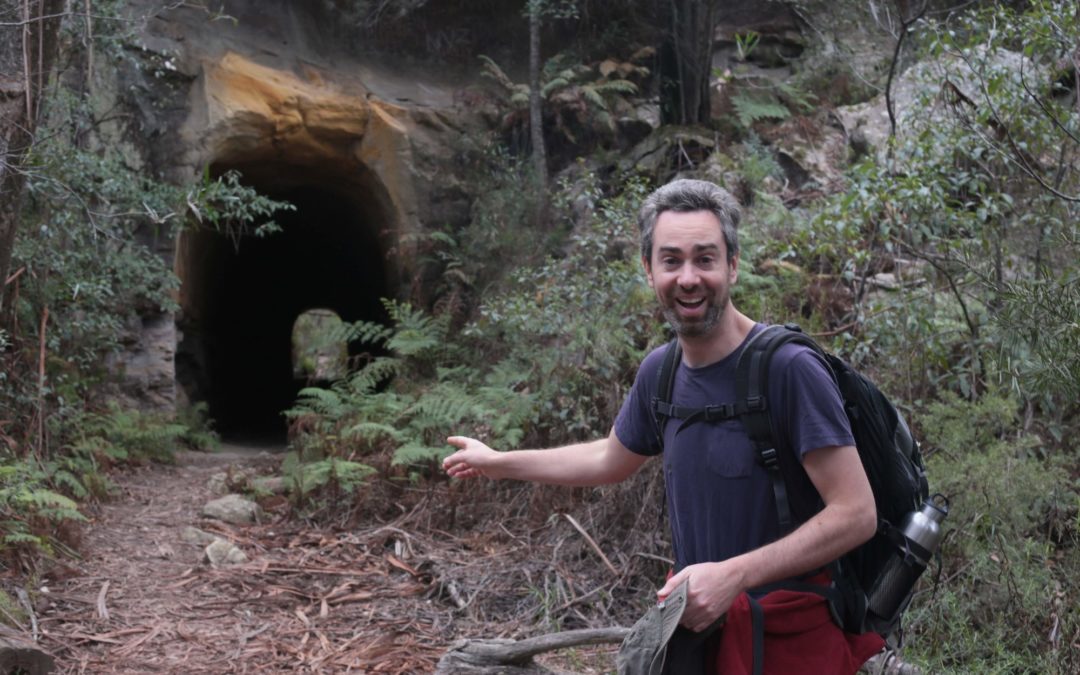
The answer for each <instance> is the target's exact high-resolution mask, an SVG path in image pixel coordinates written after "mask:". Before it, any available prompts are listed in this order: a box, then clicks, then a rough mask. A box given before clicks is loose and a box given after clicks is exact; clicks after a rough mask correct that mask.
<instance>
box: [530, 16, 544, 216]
mask: <svg viewBox="0 0 1080 675" xmlns="http://www.w3.org/2000/svg"><path fill="white" fill-rule="evenodd" d="M541 5H542V0H529V137H530V140H531V142H532V160H533V173H534V174H535V181H536V213H535V220H536V223H535V224H536V225H538V226H539V225H543V223H544V221H545V220H546V219H547V205H548V174H547V147H546V146H545V145H544V109H543V97H542V96H541V94H540V67H541V63H540V22H541V12H542V10H543V7H542V6H541Z"/></svg>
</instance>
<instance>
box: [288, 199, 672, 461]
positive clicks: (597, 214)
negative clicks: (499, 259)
mask: <svg viewBox="0 0 1080 675" xmlns="http://www.w3.org/2000/svg"><path fill="white" fill-rule="evenodd" d="M588 190H595V188H588ZM646 192H647V188H646V186H645V184H644V183H642V182H641V181H637V180H632V181H629V182H628V183H626V184H625V185H624V186H623V190H622V191H621V192H620V193H619V194H617V195H614V196H612V197H608V198H604V197H603V196H602V195H601V194H599V192H598V191H594V192H590V193H588V194H587V195H586V196H587V197H588V198H589V199H590V200H591V201H592V203H593V204H594V205H595V207H594V211H593V214H594V215H593V217H592V218H591V219H589V220H588V222H587V223H585V224H584V225H582V226H580V227H579V228H578V229H577V230H576V231H575V232H573V233H572V234H571V236H570V237H569V239H568V241H566V242H565V243H564V245H563V246H562V247H561V248H562V250H561V252H560V255H558V256H553V257H550V258H548V259H547V260H544V261H542V262H540V263H537V264H533V265H526V266H523V267H521V268H520V269H518V270H516V271H515V272H513V273H512V274H511V275H510V277H509V278H507V279H504V280H503V281H502V282H500V285H501V286H502V291H501V292H500V293H498V295H497V296H496V297H494V298H493V299H491V300H490V301H488V302H486V303H483V304H482V305H481V306H480V308H479V318H478V319H477V320H476V321H474V322H473V323H471V324H469V325H467V326H466V327H465V328H464V330H461V331H457V330H455V329H454V328H453V324H452V323H451V321H450V318H451V317H450V314H448V313H446V312H444V313H437V314H431V313H429V312H424V311H420V310H419V309H417V308H415V307H413V306H411V305H409V304H405V303H396V302H391V301H384V304H385V307H386V310H387V314H388V316H389V317H390V325H389V326H382V325H378V324H374V323H367V322H360V323H355V324H350V325H348V326H347V327H346V328H345V331H346V335H347V337H348V338H349V339H361V340H363V341H364V342H365V343H366V344H367V346H369V347H370V348H371V350H372V351H374V352H378V351H385V352H387V353H388V354H387V355H385V356H379V357H375V358H372V359H371V360H369V361H368V362H367V363H366V364H365V365H364V366H363V367H362V368H360V369H358V370H357V371H356V372H354V373H352V374H350V375H349V376H348V377H346V378H344V379H342V380H340V381H338V382H335V383H334V384H333V385H332V386H331V387H329V388H314V387H313V388H308V389H304V390H303V391H301V393H300V397H299V400H298V401H297V403H296V405H295V406H294V407H293V408H292V409H291V410H289V411H288V412H287V413H286V414H287V416H288V417H289V418H290V420H291V421H292V427H293V428H294V430H296V431H295V433H294V435H293V447H294V448H295V449H296V450H297V452H298V458H302V459H304V460H305V461H309V462H311V461H323V460H325V459H326V458H331V457H336V458H343V459H347V460H349V461H358V462H360V461H362V462H364V463H365V464H366V465H368V466H371V465H379V464H385V462H384V460H383V459H381V458H388V459H389V464H390V465H391V466H399V467H410V468H411V470H412V471H416V470H417V469H420V470H423V469H431V468H433V467H434V466H435V463H436V462H438V461H439V460H441V459H442V458H443V457H445V456H446V455H447V454H449V452H450V451H451V448H450V447H449V446H447V445H446V444H445V438H446V436H448V435H451V434H456V433H462V434H467V435H472V436H475V437H479V438H482V439H484V440H485V442H487V443H490V444H491V445H492V446H493V447H498V448H512V447H517V446H519V445H521V444H522V443H524V442H534V443H543V444H547V443H558V442H562V441H567V440H570V439H581V438H583V437H591V436H594V435H595V434H596V433H606V431H607V429H606V428H604V427H605V426H606V425H607V424H609V423H610V420H611V419H612V418H613V416H614V414H615V411H616V409H617V407H618V405H619V404H620V403H621V401H622V398H623V395H624V394H625V392H626V391H627V389H628V387H629V385H630V383H631V380H632V377H633V372H634V369H635V367H636V365H637V362H638V360H639V359H640V358H641V357H642V355H643V352H644V350H645V349H647V348H648V347H649V346H651V345H653V344H655V342H656V341H657V340H658V338H659V336H658V331H657V328H656V324H655V322H654V321H653V319H652V305H653V302H652V299H651V293H650V292H649V290H648V288H647V286H646V285H645V284H644V282H643V280H642V274H641V270H640V267H639V265H640V263H639V262H638V261H637V260H636V252H637V246H636V244H635V239H636V233H635V232H634V218H633V215H634V212H635V210H636V207H637V205H638V204H639V203H640V200H641V199H642V198H643V197H644V195H645V194H646ZM575 194H576V193H575ZM578 197H581V195H580V194H578ZM557 205H558V206H559V207H560V208H565V207H566V206H567V205H566V204H564V203H563V202H561V201H558V200H557ZM493 215H494V214H492V216H493ZM451 248H456V246H454V245H451ZM478 259H479V260H483V259H484V258H483V257H480V258H478ZM480 274H483V273H482V272H481V273H480ZM508 336H514V338H513V339H508Z"/></svg>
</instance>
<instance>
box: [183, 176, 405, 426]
mask: <svg viewBox="0 0 1080 675" xmlns="http://www.w3.org/2000/svg"><path fill="white" fill-rule="evenodd" d="M230 169H235V170H237V171H239V172H240V173H241V175H242V176H243V181H242V182H244V183H245V184H247V185H250V186H252V187H254V188H256V189H257V190H258V191H259V192H260V193H262V194H266V195H268V196H271V197H273V198H275V199H281V200H286V201H288V202H290V203H292V204H293V205H294V206H295V207H296V210H295V211H279V212H278V213H277V214H275V215H274V221H275V222H276V223H277V224H278V225H280V226H281V228H282V231H281V232H278V233H276V234H272V235H269V236H267V237H265V238H256V237H245V238H244V239H243V240H241V241H240V243H239V246H235V245H234V242H233V241H232V240H231V239H230V238H228V237H226V236H225V235H224V234H221V233H218V232H215V231H210V230H207V229H199V230H196V231H192V232H186V233H185V234H184V235H183V236H182V238H181V241H180V243H179V244H178V261H177V268H178V273H179V274H180V277H181V281H182V287H181V303H180V304H181V312H180V316H179V318H178V321H177V323H178V328H179V329H180V331H181V333H182V337H181V339H180V342H179V345H178V347H177V354H176V374H177V382H178V385H179V386H180V387H182V388H183V390H184V393H185V394H186V395H187V398H188V400H189V401H192V402H195V401H206V402H207V404H208V406H209V414H210V417H211V418H212V419H213V420H214V423H215V428H216V429H217V431H218V432H219V433H220V434H221V435H222V437H223V438H224V439H226V440H229V441H232V442H262V443H281V442H283V441H284V439H285V434H286V421H285V419H284V417H283V416H282V411H284V410H286V409H287V408H289V407H290V406H291V405H292V404H293V402H294V401H295V398H296V394H297V392H299V390H300V389H301V388H303V387H304V386H307V385H308V383H309V381H310V378H306V377H302V376H297V375H296V372H297V371H296V369H295V363H294V361H295V352H294V345H293V341H294V327H295V325H296V322H297V319H298V317H301V316H302V315H304V313H305V312H308V311H309V310H321V311H326V312H332V313H333V314H334V315H336V316H337V317H340V320H341V321H345V322H352V321H357V320H361V319H364V320H375V321H378V320H382V305H381V303H380V298H382V297H386V296H388V295H391V294H392V293H391V289H390V288H389V287H388V279H389V274H388V273H387V269H386V258H385V250H384V248H383V246H382V245H381V243H380V239H381V236H380V235H381V233H385V232H386V231H388V230H390V229H391V225H392V224H391V223H389V222H388V220H389V219H388V217H387V213H389V210H388V209H386V208H384V207H383V206H382V205H383V203H385V202H384V200H383V199H382V196H381V194H380V191H379V190H378V185H377V183H376V182H374V181H373V180H372V179H370V178H369V179H368V180H367V181H365V180H363V176H361V177H360V179H359V180H358V179H352V180H344V179H342V178H341V177H340V176H331V175H326V174H325V172H320V171H318V170H314V169H313V168H312V167H310V166H290V165H284V164H273V163H250V164H247V165H243V164H234V165H223V164H219V165H215V166H213V167H212V168H211V173H212V175H220V174H221V173H223V172H224V171H226V170H230Z"/></svg>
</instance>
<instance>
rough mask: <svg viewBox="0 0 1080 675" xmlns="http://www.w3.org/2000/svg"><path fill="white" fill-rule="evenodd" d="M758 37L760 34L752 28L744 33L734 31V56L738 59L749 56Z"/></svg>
mask: <svg viewBox="0 0 1080 675" xmlns="http://www.w3.org/2000/svg"><path fill="white" fill-rule="evenodd" d="M760 39H761V34H760V33H757V32H755V31H752V30H751V31H747V32H745V33H736V34H735V58H737V59H738V60H740V61H745V60H747V59H748V58H750V54H751V53H753V51H754V49H755V48H756V47H757V44H758V41H759V40H760Z"/></svg>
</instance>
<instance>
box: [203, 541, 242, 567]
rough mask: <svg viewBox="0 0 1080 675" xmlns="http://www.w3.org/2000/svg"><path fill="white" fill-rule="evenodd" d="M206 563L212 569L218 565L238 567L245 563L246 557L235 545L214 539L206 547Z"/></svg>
mask: <svg viewBox="0 0 1080 675" xmlns="http://www.w3.org/2000/svg"><path fill="white" fill-rule="evenodd" d="M205 557H206V562H208V563H210V564H211V565H213V566H214V567H217V566H218V565H239V564H241V563H246V562H247V561H248V557H247V556H246V555H244V552H243V551H241V550H240V549H239V548H237V547H236V545H235V544H233V543H232V542H229V541H225V540H224V539H215V540H214V542H213V543H212V544H210V545H209V546H207V547H206V554H205Z"/></svg>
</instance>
